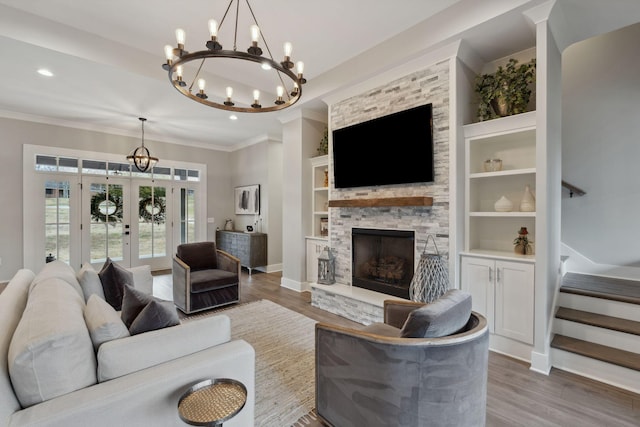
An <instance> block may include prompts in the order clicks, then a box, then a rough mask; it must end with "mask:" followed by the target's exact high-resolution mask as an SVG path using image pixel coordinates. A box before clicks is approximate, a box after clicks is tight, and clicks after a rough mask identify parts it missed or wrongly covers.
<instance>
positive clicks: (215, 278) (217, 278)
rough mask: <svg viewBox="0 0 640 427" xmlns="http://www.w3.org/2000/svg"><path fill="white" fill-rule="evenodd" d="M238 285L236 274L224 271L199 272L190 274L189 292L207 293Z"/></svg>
mask: <svg viewBox="0 0 640 427" xmlns="http://www.w3.org/2000/svg"><path fill="white" fill-rule="evenodd" d="M237 283H238V274H237V273H232V272H230V271H225V270H199V271H192V272H191V292H193V293H194V294H197V293H199V292H208V291H210V290H212V289H216V288H221V287H224V286H230V285H235V284H237Z"/></svg>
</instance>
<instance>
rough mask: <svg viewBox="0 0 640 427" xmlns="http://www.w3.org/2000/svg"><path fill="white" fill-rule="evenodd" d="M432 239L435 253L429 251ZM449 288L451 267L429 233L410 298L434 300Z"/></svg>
mask: <svg viewBox="0 0 640 427" xmlns="http://www.w3.org/2000/svg"><path fill="white" fill-rule="evenodd" d="M430 239H431V240H432V241H433V246H434V247H435V248H436V253H435V254H432V253H428V252H427V246H428V245H429V240H430ZM448 290H449V269H448V267H447V264H446V262H445V260H444V259H443V258H442V256H440V254H439V253H438V247H437V246H436V239H435V238H434V237H433V236H432V235H429V236H428V237H427V242H426V243H425V245H424V251H423V252H422V255H420V262H419V263H418V268H417V269H416V272H415V274H414V275H413V279H411V284H410V285H409V298H411V301H417V302H432V301H434V300H437V299H438V298H440V297H441V296H442V295H443V294H444V293H445V292H447V291H448Z"/></svg>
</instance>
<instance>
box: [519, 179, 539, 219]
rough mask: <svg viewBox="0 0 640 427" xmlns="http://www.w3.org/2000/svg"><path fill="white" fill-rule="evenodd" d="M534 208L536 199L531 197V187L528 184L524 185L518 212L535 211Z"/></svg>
mask: <svg viewBox="0 0 640 427" xmlns="http://www.w3.org/2000/svg"><path fill="white" fill-rule="evenodd" d="M535 210H536V199H535V197H533V194H532V193H531V188H529V186H528V185H527V186H525V187H524V194H523V195H522V200H521V201H520V212H535Z"/></svg>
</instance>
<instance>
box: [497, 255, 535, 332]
mask: <svg viewBox="0 0 640 427" xmlns="http://www.w3.org/2000/svg"><path fill="white" fill-rule="evenodd" d="M533 277H534V266H533V264H525V263H520V262H507V261H496V278H495V283H496V286H495V288H496V298H495V333H496V334H499V335H502V336H505V337H507V338H512V339H514V340H518V341H522V342H524V343H527V344H533V307H534V301H533V298H534V279H533Z"/></svg>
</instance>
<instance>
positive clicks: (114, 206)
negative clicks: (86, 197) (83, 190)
mask: <svg viewBox="0 0 640 427" xmlns="http://www.w3.org/2000/svg"><path fill="white" fill-rule="evenodd" d="M91 219H92V220H94V221H97V222H108V223H110V224H111V223H117V222H121V221H122V197H120V196H116V195H114V194H109V198H108V199H107V194H106V193H96V194H94V195H93V196H91Z"/></svg>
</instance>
